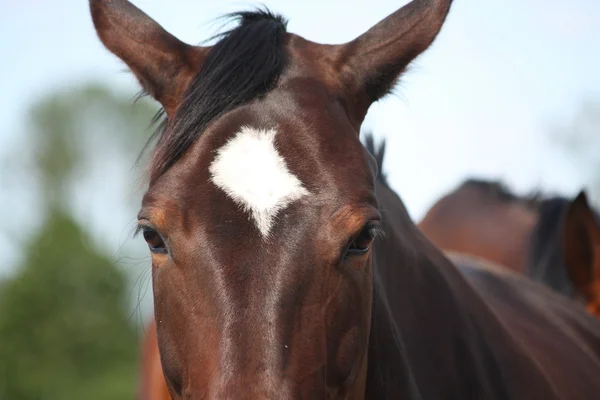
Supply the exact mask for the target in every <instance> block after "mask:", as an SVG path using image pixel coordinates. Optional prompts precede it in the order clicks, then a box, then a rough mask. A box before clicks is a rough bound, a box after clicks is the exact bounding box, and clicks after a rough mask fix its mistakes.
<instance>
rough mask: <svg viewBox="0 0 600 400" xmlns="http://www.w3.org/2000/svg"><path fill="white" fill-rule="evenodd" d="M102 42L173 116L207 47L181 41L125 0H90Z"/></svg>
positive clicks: (195, 73) (199, 65) (196, 71)
mask: <svg viewBox="0 0 600 400" xmlns="http://www.w3.org/2000/svg"><path fill="white" fill-rule="evenodd" d="M89 2H90V11H91V14H92V20H93V21H94V27H95V28H96V32H97V33H98V36H99V37H100V40H101V41H102V43H103V44H104V45H105V46H106V48H107V49H108V50H110V51H111V52H112V53H113V54H115V55H116V56H117V57H119V58H120V59H121V60H123V61H124V62H125V64H127V66H128V67H129V69H130V70H131V71H132V72H133V73H134V74H135V76H136V77H137V79H138V81H139V82H140V84H141V85H142V87H143V88H144V90H145V91H146V92H148V93H149V94H150V95H152V97H154V98H155V99H156V100H157V101H158V102H160V103H161V104H162V106H163V108H164V109H165V111H166V112H167V115H168V116H173V114H174V113H175V110H176V109H177V107H178V106H179V105H180V104H181V101H182V100H183V97H184V95H185V92H186V90H187V89H188V86H189V84H190V82H191V80H192V78H193V77H194V76H196V75H197V73H198V72H199V70H200V68H201V66H202V62H203V61H204V58H205V55H206V53H207V52H208V48H206V47H198V46H190V45H188V44H186V43H183V42H182V41H180V40H179V39H177V38H176V37H174V36H173V35H171V34H170V33H168V32H167V31H166V30H164V29H163V28H162V27H161V26H160V25H159V24H158V23H157V22H156V21H154V20H153V19H152V18H150V17H149V16H148V15H146V14H145V13H144V12H142V11H141V10H140V9H138V8H137V7H136V6H134V5H133V4H131V3H130V2H129V1H126V0H89Z"/></svg>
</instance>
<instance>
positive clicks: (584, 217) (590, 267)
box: [564, 191, 600, 300]
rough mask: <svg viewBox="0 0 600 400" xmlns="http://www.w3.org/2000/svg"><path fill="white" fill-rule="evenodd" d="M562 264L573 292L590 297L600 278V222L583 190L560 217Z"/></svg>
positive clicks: (586, 297) (587, 298)
mask: <svg viewBox="0 0 600 400" xmlns="http://www.w3.org/2000/svg"><path fill="white" fill-rule="evenodd" d="M564 246H565V247H564V249H565V254H564V256H565V268H566V269H567V275H568V276H569V278H570V279H571V281H572V282H573V284H574V286H575V290H576V291H577V293H579V294H581V295H582V296H583V297H584V298H585V299H586V300H590V297H593V296H592V293H590V291H591V290H593V288H594V286H596V284H597V283H599V282H600V225H599V222H598V220H597V219H596V216H595V215H594V211H593V210H592V208H591V207H590V205H589V204H588V201H587V197H586V195H585V192H584V191H581V192H580V193H579V195H578V196H577V197H576V198H575V200H573V201H572V202H571V204H570V205H569V209H568V210H567V213H566V215H565V220H564Z"/></svg>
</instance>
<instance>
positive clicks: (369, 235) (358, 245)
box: [346, 224, 378, 256]
mask: <svg viewBox="0 0 600 400" xmlns="http://www.w3.org/2000/svg"><path fill="white" fill-rule="evenodd" d="M377 229H378V228H377V227H376V226H373V225H371V224H367V225H366V226H365V227H364V228H363V229H362V231H361V232H360V233H359V234H358V236H356V237H355V238H354V240H352V242H351V243H350V246H349V247H348V250H347V252H346V254H347V255H349V256H352V255H361V254H365V253H366V252H368V251H369V249H370V248H371V243H373V240H374V239H375V236H376V234H377V232H378V231H377Z"/></svg>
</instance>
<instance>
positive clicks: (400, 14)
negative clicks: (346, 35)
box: [333, 0, 452, 124]
mask: <svg viewBox="0 0 600 400" xmlns="http://www.w3.org/2000/svg"><path fill="white" fill-rule="evenodd" d="M451 4H452V0H413V1H412V2H410V3H409V4H407V5H405V6H404V7H402V8H401V9H399V10H398V11H396V12H395V13H393V14H391V15H389V16H388V17H387V18H385V19H383V20H382V21H380V22H379V23H378V24H376V25H375V26H373V27H372V28H371V29H369V30H368V31H367V32H365V33H364V34H362V35H360V36H359V37H357V38H356V39H354V40H353V41H351V42H348V43H346V44H344V45H341V46H333V48H334V49H335V53H336V56H334V59H335V65H336V66H337V69H338V70H339V73H340V76H341V79H342V82H341V85H342V87H343V90H344V91H345V93H344V94H343V95H344V100H345V101H346V103H347V106H348V108H349V109H350V110H349V111H350V114H352V115H350V117H351V118H352V119H354V120H355V121H353V122H355V123H358V124H360V123H361V122H362V120H363V119H364V116H365V115H366V113H367V111H368V109H369V106H370V105H371V104H372V103H373V102H375V101H377V100H379V99H380V98H381V97H383V96H384V95H386V94H387V93H388V92H389V91H390V90H391V89H392V87H393V86H394V84H395V83H396V80H397V79H398V77H399V76H400V74H401V73H402V72H403V71H404V70H405V68H406V67H407V65H408V64H409V63H410V62H411V61H412V60H413V59H414V58H415V57H417V56H418V55H419V54H421V53H422V52H423V51H425V50H426V49H427V48H428V47H429V45H430V44H431V43H432V42H433V40H434V39H435V38H436V36H437V34H438V33H439V31H440V29H441V28H442V25H443V24H444V21H445V19H446V15H447V14H448V12H449V10H450V5H451Z"/></svg>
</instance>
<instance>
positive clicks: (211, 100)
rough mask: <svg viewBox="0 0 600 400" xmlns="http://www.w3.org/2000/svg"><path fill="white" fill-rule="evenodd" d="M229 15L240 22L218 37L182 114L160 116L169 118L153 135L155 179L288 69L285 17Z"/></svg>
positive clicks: (152, 171)
mask: <svg viewBox="0 0 600 400" xmlns="http://www.w3.org/2000/svg"><path fill="white" fill-rule="evenodd" d="M225 18H228V19H229V20H234V21H238V26H236V27H235V28H233V29H231V30H229V31H226V32H223V33H220V34H217V35H216V36H214V37H213V38H218V39H219V41H218V42H217V43H216V44H215V45H214V46H213V47H212V48H211V50H210V51H209V53H208V55H207V57H206V60H205V62H204V64H203V65H202V68H201V70H200V72H199V73H198V75H196V77H195V78H194V79H193V80H192V83H191V84H190V87H189V89H188V91H187V93H186V97H185V99H184V100H183V103H182V104H181V107H180V108H179V110H178V112H177V116H176V118H173V121H170V120H169V119H168V118H166V116H165V113H164V110H160V111H159V113H158V114H157V115H156V116H155V119H154V121H155V122H156V121H157V120H159V119H163V120H162V122H161V123H160V125H159V127H158V129H157V130H156V132H155V133H154V135H153V136H152V138H151V139H150V140H153V139H154V138H155V137H156V138H157V144H156V147H155V149H154V154H153V157H152V161H151V164H150V176H151V180H153V179H155V178H156V177H158V176H160V175H162V174H163V173H164V172H165V171H166V170H167V169H169V168H170V167H171V166H172V165H173V164H174V163H175V162H176V161H177V160H178V159H179V157H180V156H181V155H182V154H183V153H184V152H185V151H186V150H187V149H188V148H189V146H191V145H192V144H193V143H194V142H195V141H196V140H197V139H198V137H199V136H200V135H201V134H202V133H203V132H204V131H205V129H206V127H207V126H208V124H209V123H210V122H211V121H213V120H214V119H215V118H217V117H218V116H219V115H222V114H224V113H226V112H229V111H231V110H233V109H235V108H237V107H239V106H241V105H242V104H245V103H247V102H249V101H251V100H254V99H256V98H259V97H261V96H263V95H264V94H266V93H267V92H268V91H270V90H271V89H273V87H274V86H275V85H276V83H277V81H278V79H279V77H280V76H281V74H282V73H283V71H284V69H285V56H284V52H283V48H282V38H283V35H284V34H285V32H286V29H287V20H286V19H285V18H283V17H282V16H280V15H277V14H273V13H271V11H269V10H268V9H265V10H256V11H243V12H238V13H232V14H228V15H226V16H225Z"/></svg>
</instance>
